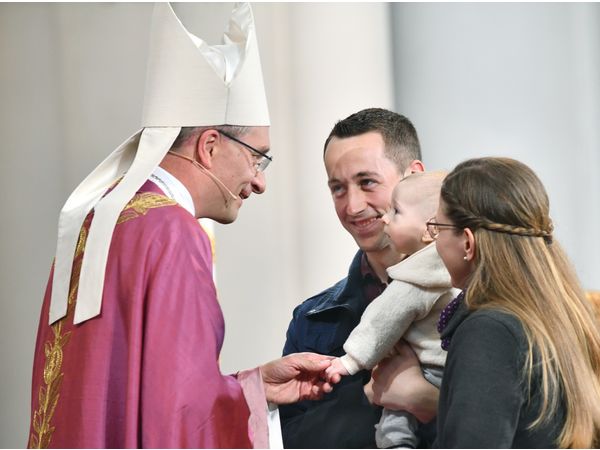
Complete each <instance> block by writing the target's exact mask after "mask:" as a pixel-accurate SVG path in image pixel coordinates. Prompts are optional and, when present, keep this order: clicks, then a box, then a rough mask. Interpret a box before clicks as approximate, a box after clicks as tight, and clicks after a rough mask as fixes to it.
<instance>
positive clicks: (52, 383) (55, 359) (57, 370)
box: [29, 224, 87, 448]
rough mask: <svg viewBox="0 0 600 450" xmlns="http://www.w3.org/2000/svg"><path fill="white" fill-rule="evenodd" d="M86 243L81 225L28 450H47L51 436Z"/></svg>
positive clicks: (47, 348)
mask: <svg viewBox="0 0 600 450" xmlns="http://www.w3.org/2000/svg"><path fill="white" fill-rule="evenodd" d="M86 240H87V227H86V225H85V224H84V225H83V226H82V227H81V231H80V233H79V239H78V240H77V247H76V250H75V257H74V264H73V274H72V275H71V288H70V290H69V301H68V307H67V315H66V316H65V317H64V318H62V319H61V320H59V321H58V322H56V323H55V324H54V325H52V326H51V329H52V333H53V335H54V339H53V340H52V341H48V342H46V344H45V345H44V355H45V356H46V363H45V364H44V375H43V377H44V385H43V386H40V391H39V393H38V410H37V411H34V413H33V419H32V424H31V425H32V428H33V431H32V433H31V436H30V438H29V448H48V447H49V446H50V441H51V440H52V433H54V429H55V427H53V426H52V425H51V421H52V417H53V416H54V411H55V409H56V405H57V404H58V398H59V397H60V386H61V384H62V380H63V377H64V373H62V372H61V369H62V361H63V348H64V346H65V345H66V344H67V343H68V342H69V338H70V337H71V332H70V331H67V332H65V333H64V334H63V324H64V323H66V322H65V320H70V319H71V317H72V313H73V310H74V308H73V305H74V303H75V297H76V295H77V288H78V286H79V274H80V272H81V263H82V258H81V256H82V255H83V249H84V248H85V242H86Z"/></svg>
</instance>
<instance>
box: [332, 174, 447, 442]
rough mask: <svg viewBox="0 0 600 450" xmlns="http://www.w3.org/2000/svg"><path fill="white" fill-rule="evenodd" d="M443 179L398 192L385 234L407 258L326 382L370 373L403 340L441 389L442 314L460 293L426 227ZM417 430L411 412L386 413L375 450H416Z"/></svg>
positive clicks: (405, 185)
mask: <svg viewBox="0 0 600 450" xmlns="http://www.w3.org/2000/svg"><path fill="white" fill-rule="evenodd" d="M444 176H445V174H443V173H440V172H426V173H415V174H412V175H410V176H408V177H406V178H404V179H403V180H401V181H400V182H399V183H398V185H397V186H396V187H395V189H394V192H393V194H392V204H391V208H390V210H389V211H388V212H387V213H385V214H384V215H383V217H382V220H383V222H384V224H385V227H384V232H385V233H386V234H387V235H388V236H389V238H390V240H391V242H392V244H393V245H394V247H395V248H396V250H397V251H398V253H401V254H404V255H406V256H405V257H404V259H403V260H402V261H401V262H399V263H398V264H396V265H394V266H392V267H389V268H388V269H387V272H388V275H389V276H390V277H391V279H392V281H391V283H390V284H389V285H388V287H387V288H386V289H385V291H384V292H383V293H382V294H381V295H380V296H379V297H377V298H376V299H375V300H373V302H371V304H370V305H369V306H368V307H367V309H366V310H365V312H364V314H363V315H362V318H361V321H360V323H359V324H358V325H357V326H356V328H355V329H354V330H353V331H352V333H351V334H350V336H349V337H348V339H347V340H346V342H345V344H344V351H345V352H346V354H345V355H344V356H342V357H340V358H336V359H334V360H333V363H332V365H331V366H330V367H329V368H328V369H327V376H328V377H331V376H333V375H335V374H339V375H342V376H344V375H352V374H355V373H357V372H358V371H360V370H362V369H369V370H370V369H372V368H373V367H374V366H375V365H377V363H379V361H381V360H382V359H383V358H385V357H386V356H388V355H389V354H390V352H391V351H392V349H393V348H394V345H395V344H396V343H397V342H398V340H400V339H404V340H406V341H407V342H408V343H409V344H410V346H411V347H412V349H413V350H414V351H415V353H416V354H417V357H418V358H419V361H420V363H421V368H422V370H423V373H424V376H425V378H426V379H427V380H428V381H429V382H430V383H432V384H434V385H435V386H436V387H438V388H439V387H440V384H441V378H442V372H443V367H444V363H445V361H446V352H445V351H444V350H442V348H441V345H440V337H439V334H438V332H437V327H436V326H437V321H438V319H439V316H440V312H441V310H442V309H443V308H444V306H446V304H448V302H449V301H450V300H452V299H453V298H454V297H455V296H456V295H457V293H458V292H457V291H456V290H453V289H452V287H451V284H450V275H449V274H448V272H447V270H446V268H445V267H444V264H443V263H442V260H441V259H440V257H439V256H438V253H437V251H436V248H435V244H434V243H433V238H432V237H431V236H430V235H429V233H428V232H427V225H426V222H427V220H428V219H429V218H430V217H432V216H434V215H435V213H436V211H437V208H438V202H439V197H440V188H441V185H442V181H443V179H444ZM417 425H418V422H417V419H416V418H415V417H413V416H412V415H411V414H409V413H408V412H406V411H391V410H387V409H385V410H384V411H383V414H382V416H381V420H380V421H379V425H377V427H376V428H377V431H376V435H375V437H376V442H377V446H378V447H379V448H389V447H409V448H410V447H412V448H415V447H416V446H417V438H416V435H415V431H416V427H417Z"/></svg>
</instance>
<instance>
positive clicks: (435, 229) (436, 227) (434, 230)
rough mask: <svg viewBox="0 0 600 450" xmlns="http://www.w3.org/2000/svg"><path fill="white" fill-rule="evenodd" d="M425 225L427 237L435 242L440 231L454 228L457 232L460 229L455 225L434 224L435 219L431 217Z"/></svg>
mask: <svg viewBox="0 0 600 450" xmlns="http://www.w3.org/2000/svg"><path fill="white" fill-rule="evenodd" d="M425 225H427V232H428V233H429V236H431V239H433V240H435V239H437V238H438V236H439V235H440V229H443V228H456V229H457V230H458V229H460V227H457V226H456V225H452V224H451V223H439V222H435V217H432V218H431V219H429V220H428V221H427V222H426V223H425Z"/></svg>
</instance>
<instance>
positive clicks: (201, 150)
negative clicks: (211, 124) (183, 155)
mask: <svg viewBox="0 0 600 450" xmlns="http://www.w3.org/2000/svg"><path fill="white" fill-rule="evenodd" d="M220 139H221V135H220V134H219V132H218V131H217V130H206V131H204V132H203V133H202V134H201V135H200V136H199V137H198V140H197V141H196V146H195V148H194V153H195V155H194V156H195V157H196V160H197V161H198V162H199V163H200V164H202V165H203V166H204V167H205V168H207V169H210V168H212V165H213V157H214V155H215V153H216V150H217V149H218V147H219V145H220Z"/></svg>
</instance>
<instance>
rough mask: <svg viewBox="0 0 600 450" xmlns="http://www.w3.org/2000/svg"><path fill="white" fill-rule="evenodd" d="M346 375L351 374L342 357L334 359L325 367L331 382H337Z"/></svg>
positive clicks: (326, 375) (327, 377)
mask: <svg viewBox="0 0 600 450" xmlns="http://www.w3.org/2000/svg"><path fill="white" fill-rule="evenodd" d="M346 375H349V373H348V371H347V370H346V368H345V367H344V364H342V360H341V359H340V358H335V359H333V360H332V361H331V365H330V366H329V367H328V368H327V369H325V377H326V379H327V381H329V382H330V383H337V382H339V381H340V379H341V378H342V377H344V376H346Z"/></svg>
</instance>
